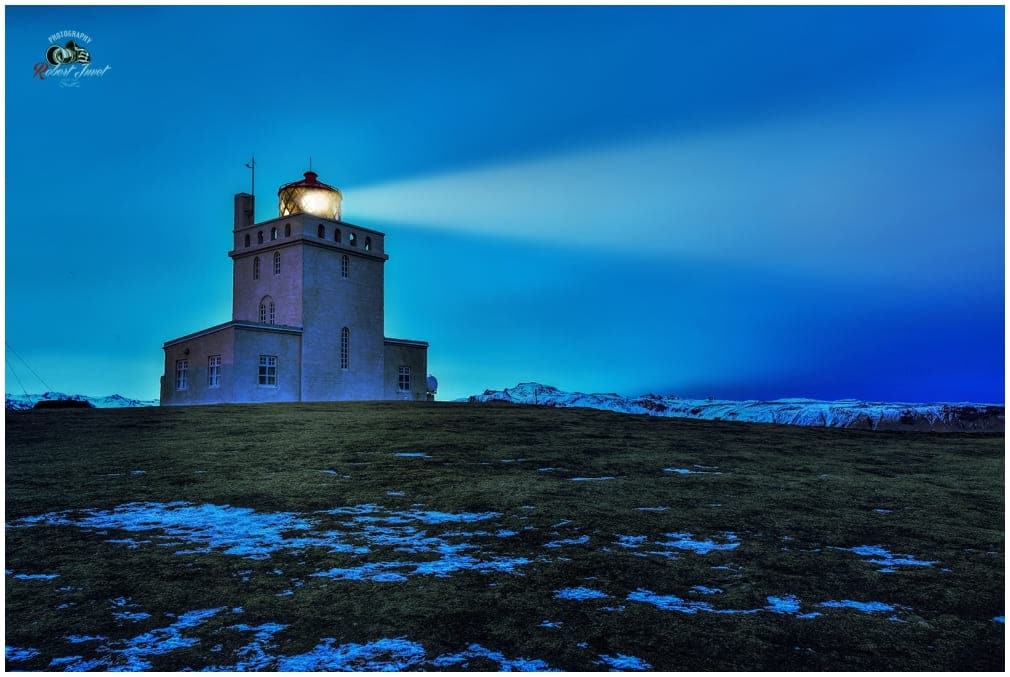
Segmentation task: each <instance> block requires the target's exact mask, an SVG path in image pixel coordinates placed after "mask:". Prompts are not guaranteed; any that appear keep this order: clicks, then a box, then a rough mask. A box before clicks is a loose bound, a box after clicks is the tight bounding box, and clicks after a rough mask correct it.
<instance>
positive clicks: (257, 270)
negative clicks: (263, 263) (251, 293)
mask: <svg viewBox="0 0 1010 677" xmlns="http://www.w3.org/2000/svg"><path fill="white" fill-rule="evenodd" d="M253 279H254V280H258V279H260V257H258V256H257V257H255V258H253Z"/></svg>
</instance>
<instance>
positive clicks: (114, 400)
mask: <svg viewBox="0 0 1010 677" xmlns="http://www.w3.org/2000/svg"><path fill="white" fill-rule="evenodd" d="M6 398H7V402H6V407H5V408H6V409H7V410H8V411H11V410H13V411H23V410H25V409H31V408H32V407H34V406H35V403H36V402H39V401H41V400H76V401H78V402H90V403H91V406H93V407H101V408H111V407H157V406H158V400H134V399H130V398H129V397H123V396H122V395H106V396H105V397H93V396H91V395H66V394H64V393H50V392H46V393H41V394H36V395H24V394H22V395H14V394H13V393H6Z"/></svg>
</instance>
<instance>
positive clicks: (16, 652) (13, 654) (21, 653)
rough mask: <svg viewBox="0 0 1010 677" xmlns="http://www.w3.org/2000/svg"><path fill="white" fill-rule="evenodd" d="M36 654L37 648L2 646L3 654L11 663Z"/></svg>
mask: <svg viewBox="0 0 1010 677" xmlns="http://www.w3.org/2000/svg"><path fill="white" fill-rule="evenodd" d="M38 655H39V650H38V649H21V648H19V647H16V646H6V645H5V646H4V656H5V657H6V659H7V660H9V661H11V662H12V663H14V662H17V663H20V662H21V661H27V660H31V659H33V658H35V657H36V656H38Z"/></svg>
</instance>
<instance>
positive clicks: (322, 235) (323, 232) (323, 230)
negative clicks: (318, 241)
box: [316, 223, 326, 240]
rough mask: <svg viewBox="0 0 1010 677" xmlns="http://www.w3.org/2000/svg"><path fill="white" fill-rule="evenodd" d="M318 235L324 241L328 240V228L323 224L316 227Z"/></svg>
mask: <svg viewBox="0 0 1010 677" xmlns="http://www.w3.org/2000/svg"><path fill="white" fill-rule="evenodd" d="M316 235H317V236H318V237H320V238H322V239H323V240H325V239H326V226H324V225H323V224H321V223H320V224H319V226H318V227H316Z"/></svg>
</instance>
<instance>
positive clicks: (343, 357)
mask: <svg viewBox="0 0 1010 677" xmlns="http://www.w3.org/2000/svg"><path fill="white" fill-rule="evenodd" d="M350 352H351V330H350V329H348V328H347V327H344V328H343V329H341V330H340V368H341V369H347V365H348V363H349V359H348V358H349V356H350Z"/></svg>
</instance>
